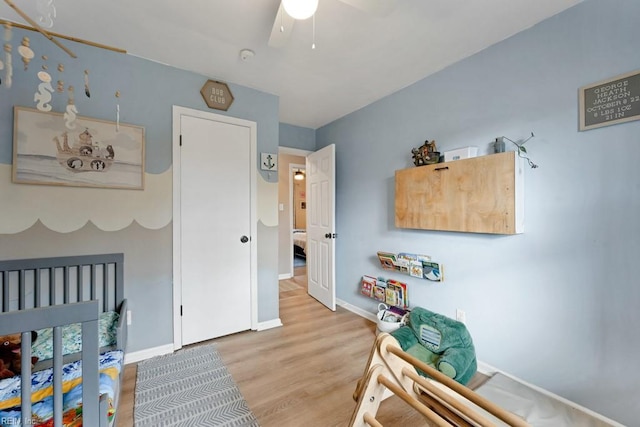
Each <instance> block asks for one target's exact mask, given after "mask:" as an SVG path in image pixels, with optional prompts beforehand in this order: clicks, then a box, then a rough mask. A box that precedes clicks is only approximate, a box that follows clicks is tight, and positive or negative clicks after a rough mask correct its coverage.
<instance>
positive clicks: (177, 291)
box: [172, 105, 258, 350]
mask: <svg viewBox="0 0 640 427" xmlns="http://www.w3.org/2000/svg"><path fill="white" fill-rule="evenodd" d="M172 115H173V116H172V126H173V129H172V134H173V141H172V154H173V161H172V168H173V224H172V226H173V349H174V350H178V349H180V348H182V315H181V313H180V311H181V310H180V307H181V305H182V279H181V277H182V247H181V239H180V237H181V236H180V230H181V229H182V227H181V215H180V207H181V198H180V187H181V182H180V159H181V157H180V126H181V120H180V118H181V116H183V115H184V116H190V117H196V118H200V119H204V120H215V121H218V122H222V123H227V124H231V125H237V126H243V127H248V128H249V129H250V133H251V136H250V139H251V140H250V155H249V157H250V159H249V160H250V162H251V165H252V166H251V167H250V174H251V175H250V182H251V188H250V192H251V197H250V203H251V210H250V223H251V230H250V232H251V235H250V236H251V238H250V239H249V245H250V251H251V257H250V258H251V260H250V268H251V329H252V330H257V329H258V250H257V249H258V244H257V243H258V238H257V232H258V226H257V184H256V182H257V181H256V180H257V169H256V164H257V158H258V157H257V145H258V140H257V124H256V122H252V121H249V120H244V119H237V118H235V117H229V116H224V115H222V114H216V113H210V112H208V111H202V110H196V109H192V108H187V107H181V106H177V105H174V106H173V111H172Z"/></svg>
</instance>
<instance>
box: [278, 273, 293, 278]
mask: <svg viewBox="0 0 640 427" xmlns="http://www.w3.org/2000/svg"><path fill="white" fill-rule="evenodd" d="M292 277H293V274H290V273H285V274H280V275H279V276H278V280H287V279H291V278H292Z"/></svg>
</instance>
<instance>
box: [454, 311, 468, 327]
mask: <svg viewBox="0 0 640 427" xmlns="http://www.w3.org/2000/svg"><path fill="white" fill-rule="evenodd" d="M456 320H457V321H458V322H460V323H467V313H465V312H464V310H460V309H459V308H456Z"/></svg>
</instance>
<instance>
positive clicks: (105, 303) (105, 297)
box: [102, 264, 109, 311]
mask: <svg viewBox="0 0 640 427" xmlns="http://www.w3.org/2000/svg"><path fill="white" fill-rule="evenodd" d="M102 273H103V281H102V311H109V264H104V266H103V269H102Z"/></svg>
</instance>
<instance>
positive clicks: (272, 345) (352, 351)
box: [117, 267, 425, 427]
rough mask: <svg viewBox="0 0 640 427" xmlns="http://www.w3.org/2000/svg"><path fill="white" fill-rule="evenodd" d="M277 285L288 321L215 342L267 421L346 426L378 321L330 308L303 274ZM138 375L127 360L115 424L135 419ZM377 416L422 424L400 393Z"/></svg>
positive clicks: (121, 426) (392, 422)
mask: <svg viewBox="0 0 640 427" xmlns="http://www.w3.org/2000/svg"><path fill="white" fill-rule="evenodd" d="M299 273H303V274H304V267H303V269H302V270H301V271H299ZM280 285H281V287H280V289H281V290H280V319H281V320H282V323H283V324H284V326H282V327H280V328H274V329H270V330H266V331H261V332H252V331H249V332H242V333H239V334H234V335H230V336H227V337H222V338H218V339H215V340H213V342H215V343H216V344H217V348H218V351H219V352H220V354H221V355H222V358H223V359H224V361H225V364H226V366H227V368H228V369H229V371H230V372H231V374H232V376H233V378H234V379H235V381H236V383H237V384H238V387H239V388H240V391H241V392H242V394H243V395H244V397H245V399H246V401H247V404H248V405H249V407H250V408H251V410H252V411H253V413H254V414H255V415H256V417H257V418H258V421H259V423H260V425H261V426H262V427H270V426H273V427H287V426H291V427H300V426H303V425H304V426H310V427H315V426H321V427H328V426H345V425H347V424H348V422H349V420H350V418H351V413H352V412H353V409H354V408H355V402H354V400H353V398H352V394H353V392H354V390H355V387H356V383H357V381H358V379H360V377H361V376H362V374H363V372H364V368H365V364H366V363H367V358H368V356H369V351H370V349H371V346H372V344H373V342H374V339H375V324H374V323H372V322H370V321H368V320H366V319H364V318H362V317H360V316H357V315H355V314H353V313H351V312H349V311H347V310H345V309H343V308H341V307H338V308H337V310H336V311H335V312H332V311H330V310H328V309H327V308H325V307H324V306H322V305H321V304H320V303H318V302H317V301H316V300H314V299H313V298H311V297H309V296H308V294H307V290H306V276H296V277H294V278H292V279H288V280H282V281H280ZM135 377H136V367H135V365H127V366H126V368H125V381H124V385H123V390H122V394H121V403H120V405H119V408H118V423H117V425H118V427H131V426H133V400H134V389H135ZM378 419H379V420H380V422H381V423H383V424H384V425H387V426H403V427H411V426H423V425H425V423H424V421H423V419H422V417H421V416H419V415H416V413H415V411H413V410H411V409H410V408H409V407H408V406H407V405H406V404H405V403H404V402H402V401H401V400H400V399H399V398H396V397H391V398H389V399H387V400H385V401H384V402H383V403H382V405H381V408H380V411H379V417H378Z"/></svg>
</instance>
